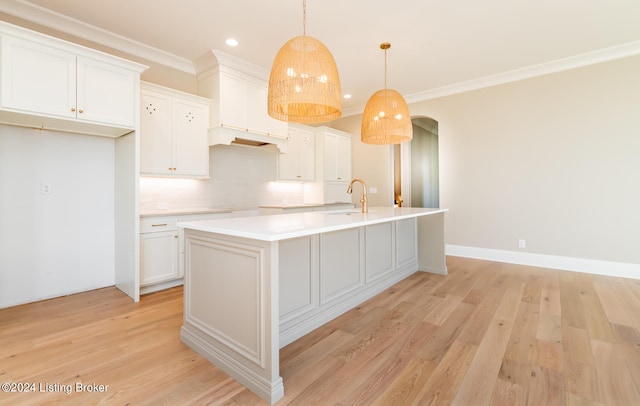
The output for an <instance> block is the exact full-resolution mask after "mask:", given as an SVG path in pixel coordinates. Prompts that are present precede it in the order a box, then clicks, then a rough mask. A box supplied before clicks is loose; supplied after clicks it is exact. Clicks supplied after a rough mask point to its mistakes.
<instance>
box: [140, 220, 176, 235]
mask: <svg viewBox="0 0 640 406" xmlns="http://www.w3.org/2000/svg"><path fill="white" fill-rule="evenodd" d="M177 223H178V217H176V216H162V217H144V218H141V219H140V233H155V232H160V231H173V230H177V229H178V226H177Z"/></svg>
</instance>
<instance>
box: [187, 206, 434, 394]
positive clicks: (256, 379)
mask: <svg viewBox="0 0 640 406" xmlns="http://www.w3.org/2000/svg"><path fill="white" fill-rule="evenodd" d="M446 211H447V209H423V208H393V207H374V208H370V209H369V212H368V213H361V212H360V211H359V210H358V209H354V210H342V211H325V212H308V213H292V214H279V215H271V216H259V217H246V218H233V219H219V220H209V221H197V222H185V223H179V224H178V226H179V227H181V228H183V229H184V252H185V290H184V324H183V326H182V329H181V333H180V337H181V339H182V341H183V342H185V343H186V344H187V345H189V346H190V347H191V348H193V349H194V350H196V351H197V352H198V353H200V354H201V355H202V356H204V357H205V358H207V359H208V360H209V361H211V362H212V363H214V364H215V365H216V366H217V367H219V368H220V369H222V370H223V371H225V372H226V373H228V374H229V375H231V376H232V377H233V378H235V379H236V380H238V381H239V382H240V383H242V384H243V385H245V386H246V387H247V388H249V389H250V390H252V391H253V392H254V393H256V394H257V395H258V396H260V397H261V398H263V399H265V400H266V401H268V402H270V403H275V402H276V401H277V400H279V399H280V398H282V397H283V396H284V385H283V380H282V378H281V377H280V371H279V365H280V360H279V352H280V348H281V347H283V346H285V345H287V344H289V343H291V342H292V341H294V340H296V339H298V338H300V337H302V336H303V335H305V334H307V333H309V332H311V331H312V330H314V329H316V328H318V327H319V326H321V325H323V324H324V323H326V322H328V321H330V320H332V319H334V318H335V317H337V316H339V315H340V314H343V313H344V312H346V311H348V310H349V309H351V308H353V307H355V306H357V305H358V304H360V303H362V302H364V301H365V300H367V299H369V298H371V297H373V296H374V295H376V294H378V293H380V292H382V291H383V290H384V289H387V288H389V287H390V286H392V285H393V284H395V283H397V282H398V281H400V280H402V279H404V278H406V277H407V276H409V275H411V274H412V273H414V272H416V271H418V270H420V271H426V272H434V273H439V274H446V273H447V268H446V264H445V251H444V213H445V212H446Z"/></svg>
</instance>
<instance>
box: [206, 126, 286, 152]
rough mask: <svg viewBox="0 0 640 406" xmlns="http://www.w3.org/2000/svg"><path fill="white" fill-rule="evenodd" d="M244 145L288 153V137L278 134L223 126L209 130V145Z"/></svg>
mask: <svg viewBox="0 0 640 406" xmlns="http://www.w3.org/2000/svg"><path fill="white" fill-rule="evenodd" d="M219 144H223V145H234V144H235V145H245V146H250V147H266V148H274V147H275V148H278V149H279V150H280V152H281V153H286V152H288V144H289V137H285V136H282V135H279V134H270V133H265V132H257V131H249V130H248V129H244V128H235V127H232V126H225V125H224V124H223V125H221V126H219V127H213V128H210V129H209V145H219Z"/></svg>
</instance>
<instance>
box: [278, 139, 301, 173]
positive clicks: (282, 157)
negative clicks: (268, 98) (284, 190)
mask: <svg viewBox="0 0 640 406" xmlns="http://www.w3.org/2000/svg"><path fill="white" fill-rule="evenodd" d="M288 143H289V152H287V153H286V154H278V179H281V180H299V178H298V176H300V175H299V174H298V143H299V137H298V130H297V129H295V128H289V141H288Z"/></svg>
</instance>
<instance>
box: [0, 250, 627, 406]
mask: <svg viewBox="0 0 640 406" xmlns="http://www.w3.org/2000/svg"><path fill="white" fill-rule="evenodd" d="M447 264H448V267H449V275H447V276H439V275H433V274H427V273H421V272H418V273H416V274H414V275H412V276H411V277H409V278H407V279H405V280H404V281H402V282H400V283H398V284H397V285H396V286H394V287H393V288H391V289H388V290H387V291H385V292H383V293H382V294H380V295H378V296H376V297H375V298H373V299H371V300H369V301H368V302H366V303H364V304H362V305H361V306H359V307H357V308H355V309H353V310H352V311H350V312H348V313H346V314H345V315H343V316H342V317H339V318H338V319H336V320H334V321H332V322H330V323H329V324H326V325H325V326H323V327H321V328H319V329H318V330H316V331H314V332H312V333H311V334H309V335H307V336H305V337H303V338H302V339H300V340H298V341H296V342H294V343H292V344H290V345H289V346H287V347H285V348H283V349H282V351H281V375H282V377H283V378H284V385H285V393H286V395H285V398H284V399H283V400H281V401H280V402H278V405H356V404H358V405H410V404H415V405H427V404H434V405H449V404H454V405H491V404H495V405H536V406H537V405H621V406H631V405H640V395H639V392H640V391H639V388H640V280H629V279H620V278H611V277H602V276H594V275H586V274H580V273H573V272H561V271H555V270H546V269H540V268H532V267H525V266H518V265H510V264H502V263H495V262H487V261H480V260H472V259H464V258H455V257H449V258H448V259H447ZM228 310H231V309H228ZM181 322H182V289H181V288H173V289H170V290H167V291H164V292H161V293H156V294H152V295H148V296H144V297H143V298H142V300H141V302H140V303H137V304H136V303H133V302H131V301H130V299H128V298H127V297H125V296H124V295H123V294H122V293H120V292H119V291H118V290H117V289H115V288H106V289H100V290H97V291H91V292H86V293H81V294H77V295H73V296H68V297H64V298H58V299H52V300H47V301H43V302H38V303H33V304H28V305H24V306H18V307H13V308H9V309H3V310H0V382H16V383H18V382H19V383H35V384H36V387H35V389H36V392H35V393H34V392H31V393H4V392H1V391H0V404H2V405H41V404H45V403H46V404H63V405H73V404H81V405H88V404H109V405H163V404H165V405H189V404H211V405H218V404H228V405H264V404H265V403H264V402H262V401H261V400H260V399H259V398H257V397H256V396H255V395H253V394H252V393H251V392H249V391H247V390H246V389H244V388H243V387H242V386H240V385H239V384H238V383H236V382H235V381H234V380H232V379H230V378H229V377H228V376H226V375H225V374H224V373H223V372H221V371H220V370H218V369H217V368H215V367H214V366H213V365H211V364H210V363H209V362H207V361H206V360H204V359H203V358H202V357H200V356H199V355H197V354H196V353H195V352H194V351H192V350H191V349H189V348H188V347H187V346H186V345H184V344H182V343H181V342H180V340H179V329H180V325H181ZM76 383H81V384H96V385H108V388H106V392H104V393H96V392H86V391H85V392H76V390H75V389H76V388H75V385H76ZM40 384H42V385H49V386H48V387H47V386H45V387H43V389H47V388H48V390H49V392H39V391H40V387H39V385H40ZM56 385H57V387H56ZM62 385H73V388H72V391H71V392H72V393H70V394H67V393H65V392H60V391H58V392H51V391H52V390H56V389H57V390H60V389H64V386H62Z"/></svg>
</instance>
